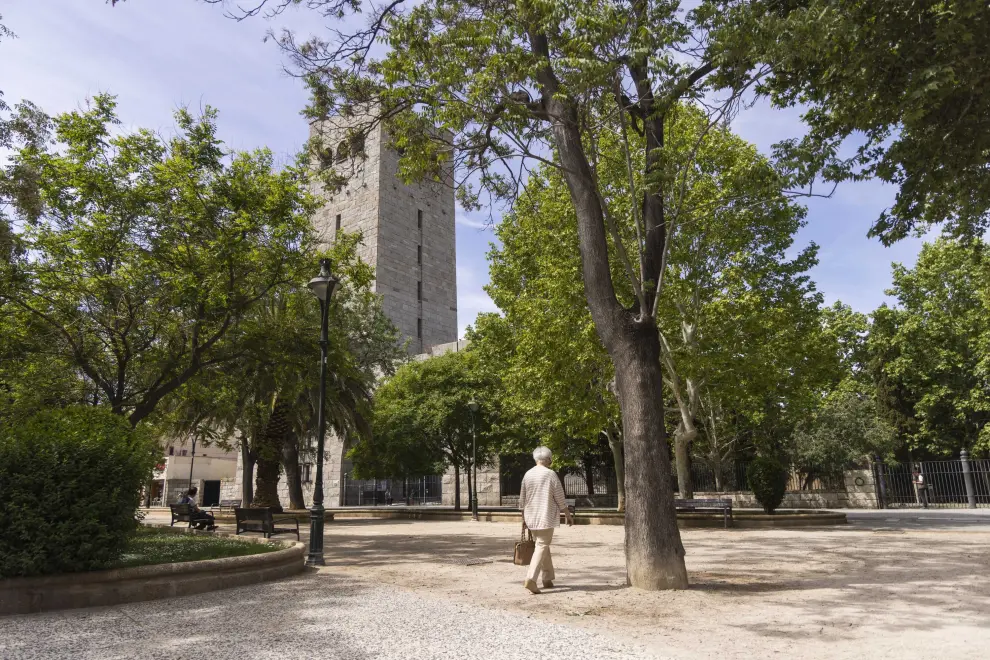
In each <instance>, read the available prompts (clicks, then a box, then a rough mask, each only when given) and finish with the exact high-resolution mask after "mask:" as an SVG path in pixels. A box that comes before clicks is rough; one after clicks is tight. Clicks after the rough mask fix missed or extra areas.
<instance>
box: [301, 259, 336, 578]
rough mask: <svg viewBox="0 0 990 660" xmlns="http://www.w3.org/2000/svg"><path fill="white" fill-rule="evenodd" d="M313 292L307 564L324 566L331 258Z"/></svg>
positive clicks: (322, 262) (323, 262)
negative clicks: (315, 346) (312, 476)
mask: <svg viewBox="0 0 990 660" xmlns="http://www.w3.org/2000/svg"><path fill="white" fill-rule="evenodd" d="M307 286H309V289H310V291H312V292H313V295H315V296H316V297H317V298H318V299H319V301H320V404H319V406H318V407H317V410H318V413H317V427H318V433H319V436H318V439H317V443H316V486H315V487H314V488H313V507H312V509H310V512H309V514H310V515H309V553H308V554H307V555H306V565H307V566H323V565H324V561H323V445H324V442H325V440H326V432H327V420H326V414H325V407H326V398H327V346H328V344H329V337H328V330H327V325H328V319H329V317H330V299H331V297H333V292H334V289H336V288H337V279H336V278H335V277H334V276H333V275H331V274H330V260H329V259H320V274H319V275H317V276H316V277H314V278H313V279H311V280H310V281H309V284H308V285H307Z"/></svg>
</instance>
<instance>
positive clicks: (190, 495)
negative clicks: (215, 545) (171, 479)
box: [179, 486, 217, 532]
mask: <svg viewBox="0 0 990 660" xmlns="http://www.w3.org/2000/svg"><path fill="white" fill-rule="evenodd" d="M197 491H198V489H197V488H196V486H193V487H192V488H190V489H189V490H187V491H186V494H185V495H183V496H182V499H181V500H179V504H188V505H189V520H190V521H191V522H193V523H195V525H196V529H206V530H209V531H211V532H212V531H213V530H214V529H216V528H217V526H216V523H215V522H214V521H213V515H212V514H209V513H207V512H206V511H203V510H202V509H200V508H199V507H198V506H196V493H197Z"/></svg>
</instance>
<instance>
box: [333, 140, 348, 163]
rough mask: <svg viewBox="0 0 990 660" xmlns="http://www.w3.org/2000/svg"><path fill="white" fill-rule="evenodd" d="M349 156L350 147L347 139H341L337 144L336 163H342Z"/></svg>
mask: <svg viewBox="0 0 990 660" xmlns="http://www.w3.org/2000/svg"><path fill="white" fill-rule="evenodd" d="M350 157H351V148H350V146H349V145H348V144H347V141H346V140H345V141H343V142H341V143H340V144H338V145H337V158H336V161H337V162H338V163H343V162H344V161H345V160H347V159H348V158H350Z"/></svg>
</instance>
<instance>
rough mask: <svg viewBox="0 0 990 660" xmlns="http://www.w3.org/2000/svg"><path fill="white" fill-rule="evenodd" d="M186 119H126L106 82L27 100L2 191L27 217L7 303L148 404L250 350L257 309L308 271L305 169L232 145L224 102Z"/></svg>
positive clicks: (127, 402) (91, 385) (104, 396)
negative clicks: (79, 100)
mask: <svg viewBox="0 0 990 660" xmlns="http://www.w3.org/2000/svg"><path fill="white" fill-rule="evenodd" d="M176 122H177V125H178V133H177V134H176V135H175V136H174V137H172V138H170V139H164V138H162V137H159V136H158V135H156V134H155V133H154V132H152V131H150V130H137V131H134V132H123V131H120V130H117V129H116V128H115V127H116V126H117V125H118V124H119V120H118V118H117V115H116V102H115V100H114V98H113V97H111V96H106V95H101V96H97V97H95V98H94V99H93V100H92V102H91V103H90V104H89V105H88V106H87V108H86V109H85V110H81V111H75V112H69V113H65V114H62V115H58V116H56V117H54V118H52V117H48V116H47V115H45V114H44V113H43V112H41V111H40V110H39V109H37V108H35V107H34V106H31V105H29V104H21V105H20V106H18V109H17V111H16V113H15V116H14V117H13V118H12V119H10V120H9V121H8V122H7V123H6V126H7V127H8V128H9V130H10V131H11V133H12V135H13V136H14V137H13V140H14V144H15V145H16V149H15V151H14V153H13V154H12V155H11V156H10V158H9V162H8V164H7V165H6V167H4V168H3V170H2V171H0V200H2V202H3V204H5V205H7V206H8V208H9V209H11V210H12V211H13V214H14V216H13V217H14V218H15V219H16V221H17V222H16V226H17V227H18V228H19V229H18V231H17V233H16V235H15V239H16V242H17V247H18V253H17V255H16V257H15V258H14V259H12V260H11V261H8V262H5V263H4V264H3V265H2V266H0V282H2V287H0V305H2V306H3V309H4V311H5V312H6V313H8V314H10V315H12V317H13V320H12V323H13V324H15V325H16V326H18V327H20V328H29V327H30V328H37V329H38V331H39V332H40V333H42V335H41V336H43V337H44V340H45V342H46V347H47V352H48V354H49V355H50V357H51V359H52V360H53V362H52V364H53V365H59V364H65V365H71V368H72V371H73V373H74V375H75V377H77V378H78V379H80V380H81V381H84V382H85V386H83V387H80V388H78V390H79V391H80V392H85V393H86V395H87V397H88V395H89V394H90V393H92V394H93V400H92V401H91V403H99V404H100V405H106V406H107V407H109V409H110V410H111V411H113V412H114V413H116V414H119V415H125V416H126V417H127V418H128V419H129V421H130V423H131V424H132V425H137V424H138V423H139V422H141V421H142V420H144V419H146V418H148V416H149V415H151V413H152V412H153V411H154V410H155V408H156V407H157V406H158V405H159V403H160V402H161V401H162V400H163V399H164V398H165V397H167V396H168V395H170V394H172V393H174V392H175V391H176V390H177V389H179V388H180V387H182V386H183V385H184V384H186V383H188V382H189V381H190V380H191V379H192V378H193V377H194V376H195V375H196V374H197V373H198V372H200V371H201V370H203V369H205V368H209V367H214V366H218V365H227V364H231V363H232V362H234V361H236V360H237V359H239V358H241V357H242V356H243V355H244V352H245V350H246V349H245V347H244V346H243V345H242V344H240V343H238V342H237V341H236V337H237V336H238V335H239V334H240V333H239V327H240V324H241V323H242V322H243V321H244V319H245V318H246V316H247V315H248V314H249V312H250V311H251V309H252V308H253V307H254V306H255V305H257V304H258V302H259V301H261V300H263V299H265V297H266V296H268V295H269V294H270V293H271V292H272V291H273V290H275V289H277V288H278V287H280V286H285V285H286V284H288V283H294V282H299V281H301V280H302V279H303V274H302V271H301V270H300V268H301V267H302V266H304V265H305V264H307V263H309V262H308V260H307V259H306V258H305V255H306V253H307V250H308V245H309V240H310V239H309V234H310V228H309V214H310V212H311V211H312V210H313V208H314V207H315V202H314V200H313V198H312V197H311V196H310V195H309V194H308V192H307V190H306V185H305V176H304V172H303V171H302V170H300V169H297V168H293V167H289V168H285V169H282V170H278V171H276V170H275V169H274V165H273V161H272V156H271V154H270V153H269V152H268V151H264V150H262V151H256V152H253V153H230V152H228V151H226V150H225V149H224V146H223V144H222V143H221V142H220V141H219V140H218V139H217V137H216V112H215V111H214V110H213V109H210V108H208V109H207V110H206V111H205V113H204V114H203V116H201V117H198V118H197V117H193V116H192V115H191V114H189V113H188V112H187V111H185V110H180V111H178V112H177V113H176Z"/></svg>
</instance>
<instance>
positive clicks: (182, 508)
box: [168, 504, 192, 516]
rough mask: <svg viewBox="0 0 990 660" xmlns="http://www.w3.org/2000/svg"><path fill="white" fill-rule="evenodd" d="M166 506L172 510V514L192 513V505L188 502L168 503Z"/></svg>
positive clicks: (183, 514)
mask: <svg viewBox="0 0 990 660" xmlns="http://www.w3.org/2000/svg"><path fill="white" fill-rule="evenodd" d="M168 508H170V509H171V510H172V515H173V516H188V515H189V514H190V513H192V507H190V506H189V505H188V504H169V505H168Z"/></svg>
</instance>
